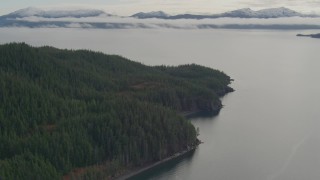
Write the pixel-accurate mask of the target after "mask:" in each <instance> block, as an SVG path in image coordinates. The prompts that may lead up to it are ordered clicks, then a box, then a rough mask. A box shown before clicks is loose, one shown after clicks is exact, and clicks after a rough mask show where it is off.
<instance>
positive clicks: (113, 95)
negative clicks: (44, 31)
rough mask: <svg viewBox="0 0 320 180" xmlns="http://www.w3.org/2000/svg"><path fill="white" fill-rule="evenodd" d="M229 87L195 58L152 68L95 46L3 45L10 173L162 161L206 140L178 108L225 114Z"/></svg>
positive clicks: (0, 159) (1, 163) (1, 109)
mask: <svg viewBox="0 0 320 180" xmlns="http://www.w3.org/2000/svg"><path fill="white" fill-rule="evenodd" d="M229 83H230V78H229V77H228V76H227V75H225V74H224V73H223V72H220V71H217V70H213V69H210V68H206V67H202V66H199V65H194V64H191V65H183V66H178V67H169V66H156V67H150V66H145V65H143V64H140V63H137V62H133V61H130V60H128V59H125V58H122V57H120V56H115V55H105V54H102V53H98V52H91V51H86V50H77V51H73V50H60V49H55V48H52V47H41V48H34V47H30V46H28V45H26V44H24V43H20V44H17V43H12V44H6V45H1V46H0V142H1V143H0V177H1V178H3V179H60V178H61V177H62V176H63V175H65V174H68V173H69V172H70V171H71V170H73V169H75V168H83V167H92V166H98V165H99V166H100V165H101V166H104V167H105V169H104V175H103V176H104V177H112V176H113V175H115V174H116V173H117V172H118V171H120V170H121V169H123V168H125V167H129V166H139V165H143V164H145V163H148V162H154V161H157V160H161V159H163V158H165V157H167V156H170V155H172V154H174V153H176V152H179V151H181V150H183V149H186V148H187V147H188V146H194V145H195V144H196V143H197V138H196V130H195V128H194V127H193V126H192V125H191V123H190V122H188V121H187V120H185V119H184V118H183V117H182V116H181V115H179V113H178V112H184V111H199V110H206V111H219V109H220V108H221V102H220V100H219V98H218V96H219V95H223V94H224V93H226V92H229V91H230V90H231V88H229V87H228V84H229ZM101 176H102V175H101ZM92 177H96V176H94V175H93V176H92Z"/></svg>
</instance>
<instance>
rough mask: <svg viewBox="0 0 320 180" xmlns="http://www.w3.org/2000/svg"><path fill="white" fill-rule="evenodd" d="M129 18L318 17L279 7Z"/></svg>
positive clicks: (158, 13)
mask: <svg viewBox="0 0 320 180" xmlns="http://www.w3.org/2000/svg"><path fill="white" fill-rule="evenodd" d="M131 17H135V18H139V19H147V18H159V19H207V18H224V17H229V18H281V17H318V15H311V14H302V13H299V12H297V11H294V10H291V9H288V8H285V7H280V8H269V9H262V10H258V11H254V10H252V9H250V8H244V9H238V10H234V11H228V12H225V13H221V14H212V15H196V14H178V15H173V16H171V15H168V14H166V13H165V12H162V11H153V12H148V13H144V12H140V13H137V14H134V15H132V16H131Z"/></svg>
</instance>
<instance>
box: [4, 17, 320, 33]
mask: <svg viewBox="0 0 320 180" xmlns="http://www.w3.org/2000/svg"><path fill="white" fill-rule="evenodd" d="M0 27H30V28H89V29H166V28H169V29H275V30H277V29H280V30H299V29H320V18H302V17H290V18H270V19H257V18H217V19H201V20H192V19H187V20H186V19H179V20H164V19H136V18H130V17H116V16H110V17H108V16H98V17H87V18H43V17H35V16H33V17H24V18H17V19H2V20H1V19H0Z"/></svg>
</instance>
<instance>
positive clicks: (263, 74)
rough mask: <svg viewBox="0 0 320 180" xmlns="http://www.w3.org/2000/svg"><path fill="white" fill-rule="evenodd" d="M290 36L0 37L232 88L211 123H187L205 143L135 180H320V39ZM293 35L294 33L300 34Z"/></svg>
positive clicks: (59, 33)
mask: <svg viewBox="0 0 320 180" xmlns="http://www.w3.org/2000/svg"><path fill="white" fill-rule="evenodd" d="M296 33H298V32H294V31H238V30H228V31H224V30H208V31H204V30H76V29H0V37H1V38H0V43H5V42H11V41H25V42H27V43H29V44H32V45H35V46H38V45H52V46H56V47H60V48H73V49H78V48H86V49H93V50H98V51H103V52H105V53H111V54H121V55H123V56H125V57H128V58H130V59H133V60H136V61H140V62H143V63H145V64H150V65H156V64H157V65H158V64H171V65H177V64H184V63H193V62H194V63H198V64H201V65H205V66H210V67H213V68H217V69H220V70H223V71H224V72H226V73H227V74H229V75H230V76H231V77H232V78H233V79H235V82H234V83H233V84H232V87H234V88H235V89H236V91H235V92H234V93H231V94H229V95H227V96H225V97H224V98H223V99H222V101H223V104H224V105H225V107H224V108H223V109H222V111H221V113H220V114H219V115H218V116H216V117H213V118H208V117H207V118H194V119H192V123H193V124H194V125H195V126H196V127H199V128H200V139H201V140H202V141H204V144H201V145H200V147H199V148H198V149H197V150H196V151H195V152H194V153H192V154H190V155H189V156H187V157H185V158H181V159H178V160H175V161H173V162H170V163H168V164H165V165H163V166H160V167H158V168H156V169H154V170H152V171H149V172H146V173H144V174H142V175H140V176H139V178H138V179H143V178H144V179H177V180H178V179H181V180H195V179H205V180H206V179H208V180H209V179H214V180H302V179H303V180H315V179H320V171H319V168H320V105H319V102H320V94H319V92H320V84H319V83H318V81H319V77H320V71H319V68H320V49H319V47H320V39H311V38H298V37H296V36H295V34H296ZM299 33H300V32H299Z"/></svg>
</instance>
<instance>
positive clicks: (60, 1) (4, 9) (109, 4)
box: [0, 0, 320, 15]
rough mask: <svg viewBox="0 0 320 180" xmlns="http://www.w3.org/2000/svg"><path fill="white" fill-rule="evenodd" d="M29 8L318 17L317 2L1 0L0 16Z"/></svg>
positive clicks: (271, 0)
mask: <svg viewBox="0 0 320 180" xmlns="http://www.w3.org/2000/svg"><path fill="white" fill-rule="evenodd" d="M30 6H32V7H39V8H60V7H64V8H69V7H76V8H95V9H96V8H97V9H102V10H105V11H107V12H111V13H115V14H118V15H131V14H132V13H135V12H138V11H157V10H163V11H165V12H168V13H171V14H177V13H186V12H192V13H220V12H224V11H228V10H234V9H239V8H247V7H250V8H252V9H255V10H256V9H262V8H270V7H282V6H283V7H288V8H291V9H293V10H297V11H300V12H306V13H319V14H320V0H0V14H6V13H9V12H12V11H14V10H17V9H21V8H25V7H30Z"/></svg>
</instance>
